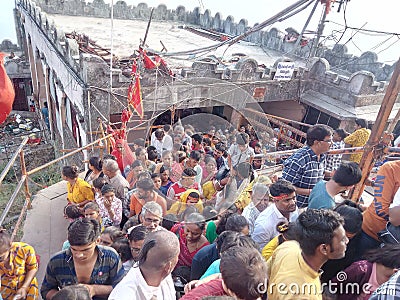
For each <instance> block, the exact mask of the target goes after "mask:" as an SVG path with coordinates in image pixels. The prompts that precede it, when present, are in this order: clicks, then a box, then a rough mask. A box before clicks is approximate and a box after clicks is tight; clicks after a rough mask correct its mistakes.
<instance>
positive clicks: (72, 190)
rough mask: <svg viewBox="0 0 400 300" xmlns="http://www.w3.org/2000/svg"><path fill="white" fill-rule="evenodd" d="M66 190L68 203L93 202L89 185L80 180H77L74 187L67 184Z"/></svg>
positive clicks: (92, 194)
mask: <svg viewBox="0 0 400 300" xmlns="http://www.w3.org/2000/svg"><path fill="white" fill-rule="evenodd" d="M67 190H68V195H67V197H68V201H69V202H72V203H75V204H79V203H81V202H83V201H85V200H89V201H92V200H94V192H93V189H92V187H91V185H90V184H89V183H87V182H86V181H85V180H83V179H82V178H78V179H77V180H76V182H75V184H74V186H71V184H70V183H69V182H67Z"/></svg>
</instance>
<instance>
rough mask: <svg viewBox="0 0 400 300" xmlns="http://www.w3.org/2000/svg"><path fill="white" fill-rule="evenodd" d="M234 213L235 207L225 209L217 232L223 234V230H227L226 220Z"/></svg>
mask: <svg viewBox="0 0 400 300" xmlns="http://www.w3.org/2000/svg"><path fill="white" fill-rule="evenodd" d="M231 207H232V206H231ZM235 208H236V207H235ZM234 213H236V210H235V209H227V210H225V211H224V213H223V214H222V215H221V219H220V220H219V222H218V225H217V228H216V230H215V231H216V233H217V234H221V233H222V232H224V231H225V227H226V222H227V221H228V218H229V217H230V216H231V215H233V214H234Z"/></svg>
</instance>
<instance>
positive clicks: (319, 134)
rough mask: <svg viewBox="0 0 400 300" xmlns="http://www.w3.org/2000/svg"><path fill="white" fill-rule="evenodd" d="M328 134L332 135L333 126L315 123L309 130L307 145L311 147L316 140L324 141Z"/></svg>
mask: <svg viewBox="0 0 400 300" xmlns="http://www.w3.org/2000/svg"><path fill="white" fill-rule="evenodd" d="M328 135H332V128H331V127H329V126H327V125H323V124H318V125H314V126H312V127H310V128H309V129H308V130H307V145H308V146H310V147H311V146H312V145H314V142H315V141H323V140H324V138H325V137H326V136H328Z"/></svg>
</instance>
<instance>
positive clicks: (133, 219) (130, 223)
mask: <svg viewBox="0 0 400 300" xmlns="http://www.w3.org/2000/svg"><path fill="white" fill-rule="evenodd" d="M136 225H140V222H139V215H134V216H132V217H130V218H129V219H128V221H126V223H125V224H124V227H123V228H122V231H123V232H128V229H129V228H132V227H134V226H136Z"/></svg>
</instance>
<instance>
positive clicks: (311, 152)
mask: <svg viewBox="0 0 400 300" xmlns="http://www.w3.org/2000/svg"><path fill="white" fill-rule="evenodd" d="M331 144H332V128H330V127H329V126H327V125H321V124H319V125H314V126H312V127H310V129H308V131H307V146H305V147H303V148H301V149H299V150H298V151H297V152H296V153H294V154H293V155H292V156H290V157H289V158H288V159H286V160H285V162H284V163H283V166H284V167H283V172H282V178H283V179H285V180H287V181H290V182H291V183H292V184H293V185H294V186H295V188H296V195H297V206H298V207H299V208H306V207H307V205H308V196H309V195H310V193H311V190H312V189H313V188H314V186H315V185H316V183H317V182H318V181H320V180H322V179H323V178H324V172H325V159H326V155H325V154H324V153H326V152H327V151H328V150H329V148H330V146H331Z"/></svg>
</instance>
